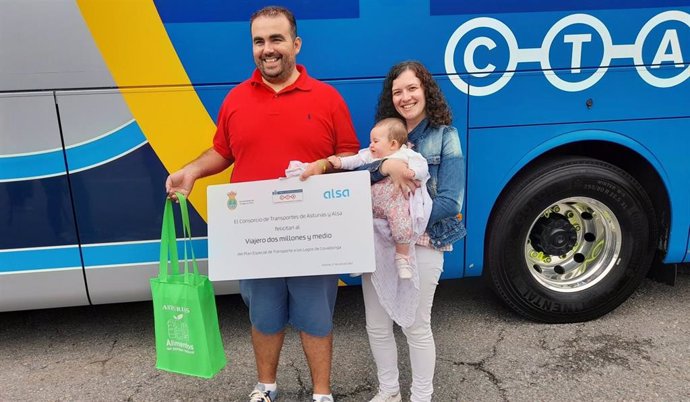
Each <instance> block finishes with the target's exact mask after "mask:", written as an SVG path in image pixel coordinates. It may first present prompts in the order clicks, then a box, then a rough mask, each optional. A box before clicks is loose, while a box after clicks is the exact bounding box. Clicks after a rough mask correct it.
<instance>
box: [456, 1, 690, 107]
mask: <svg viewBox="0 0 690 402" xmlns="http://www.w3.org/2000/svg"><path fill="white" fill-rule="evenodd" d="M582 25H584V26H585V29H584V31H583V27H582ZM662 25H663V26H662ZM658 26H660V27H659V29H655V28H657V27H658ZM487 30H488V31H487ZM489 31H493V32H492V35H490V34H489ZM497 35H498V36H500V37H502V40H503V41H504V42H505V44H500V45H505V46H504V47H507V52H508V55H507V60H501V55H500V50H501V46H499V43H497V42H496V40H494V39H498V36H497ZM681 38H682V39H683V40H690V39H689V38H690V14H688V13H685V12H683V11H679V10H672V11H666V12H662V13H660V14H657V15H656V16H654V17H652V18H651V19H650V20H649V21H647V22H646V23H645V24H644V25H643V26H642V27H641V28H640V30H639V32H638V34H637V38H636V39H635V42H634V43H632V44H625V43H624V44H614V43H613V38H612V37H611V34H610V32H609V30H608V28H607V27H606V25H605V24H604V23H603V22H602V21H601V20H599V19H598V18H596V17H594V16H591V15H589V14H572V15H569V16H567V17H564V18H562V19H561V20H559V21H558V22H556V23H555V24H554V25H553V26H552V27H551V28H550V29H549V30H548V32H546V34H545V35H544V37H543V40H542V43H541V46H540V47H538V48H520V47H519V45H518V40H517V38H516V37H515V35H514V34H513V32H512V31H511V30H510V28H509V27H508V26H507V25H506V24H504V23H503V22H501V21H499V20H497V19H495V18H489V17H479V18H474V19H471V20H469V21H467V22H465V23H464V24H462V25H460V27H458V29H456V30H455V32H453V34H452V35H451V36H450V39H449V40H448V44H447V45H446V52H445V57H444V61H445V68H446V72H447V73H448V74H449V76H450V79H451V82H452V83H453V85H455V87H456V88H458V89H459V90H460V91H462V92H464V93H467V94H469V95H472V96H486V95H491V94H493V93H496V92H498V91H499V90H501V89H502V88H503V87H504V86H505V85H506V84H508V82H509V81H510V79H511V78H512V76H513V74H514V72H515V71H516V70H517V67H518V65H519V64H524V63H530V64H535V63H539V65H540V67H541V70H542V71H544V76H545V77H546V79H547V80H548V81H549V83H551V85H553V86H554V87H556V88H558V89H560V90H562V91H567V92H578V91H583V90H585V89H588V88H590V87H592V86H593V85H594V84H596V83H597V82H598V81H599V80H600V79H602V78H603V77H604V74H605V73H606V71H607V70H608V68H609V66H610V65H611V62H612V61H613V60H616V59H627V60H626V61H623V62H622V63H619V65H634V66H635V69H636V70H637V73H638V75H639V76H640V78H642V79H643V80H644V81H645V82H646V83H648V84H649V85H652V86H655V87H658V88H669V87H673V86H676V85H678V84H680V83H682V82H684V81H685V80H687V79H688V77H690V65H688V64H684V63H683V60H684V59H683V54H682V49H681V43H684V42H681ZM497 48H498V49H497ZM643 50H645V51H646V52H647V53H648V54H653V55H654V57H653V59H651V60H650V59H649V57H648V60H644V59H643ZM597 51H598V57H593V56H592V55H593V54H596V52H597ZM650 51H651V52H650ZM456 52H462V53H461V54H458V56H459V57H458V59H459V60H462V64H463V68H460V71H459V72H458V69H457V68H456V64H455V63H456ZM554 54H559V55H564V57H565V55H567V56H569V58H570V66H569V69H568V68H566V69H564V70H559V69H554V68H553V67H552V65H551V64H552V63H551V59H552V57H553V56H554ZM504 58H505V56H504ZM583 59H586V62H585V60H583ZM502 61H504V62H505V63H500V62H502ZM497 64H498V65H499V66H501V67H499V66H497ZM503 64H505V67H503ZM587 66H592V67H595V68H592V69H585V68H584V67H587ZM527 68H530V67H527ZM551 70H553V71H551ZM662 70H663V71H662ZM495 71H504V73H503V74H502V75H501V76H500V77H499V78H498V79H496V80H494V81H492V82H491V83H489V84H487V85H477V84H478V82H477V81H482V79H483V78H486V77H489V76H490V75H491V74H492V73H493V72H495ZM459 73H460V74H469V77H470V79H469V80H467V81H468V82H466V81H465V79H466V78H463V77H461V76H460V75H459ZM564 76H567V77H568V78H569V79H565V78H564Z"/></svg>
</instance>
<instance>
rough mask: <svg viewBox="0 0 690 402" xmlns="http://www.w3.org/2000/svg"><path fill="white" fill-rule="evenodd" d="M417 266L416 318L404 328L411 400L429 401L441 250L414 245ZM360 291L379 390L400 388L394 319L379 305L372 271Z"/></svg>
mask: <svg viewBox="0 0 690 402" xmlns="http://www.w3.org/2000/svg"><path fill="white" fill-rule="evenodd" d="M415 247H416V248H415V251H416V253H417V269H418V270H419V291H420V292H419V293H420V295H419V307H418V308H417V314H416V317H415V322H414V324H412V326H410V327H408V328H403V329H402V330H403V333H404V334H405V337H406V338H407V345H408V346H409V348H410V366H411V367H412V389H411V390H412V396H411V400H412V401H413V402H417V401H430V400H431V395H432V394H433V392H434V385H433V382H434V370H435V368H436V344H435V343H434V335H433V334H432V332H431V306H432V304H433V302H434V293H435V292H436V285H437V284H438V279H439V277H440V276H441V272H442V271H443V252H442V251H438V250H434V249H432V248H429V247H422V246H415ZM362 292H363V294H364V307H365V311H366V320H367V334H368V335H369V345H370V346H371V353H372V354H373V355H374V361H375V362H376V368H377V375H378V380H379V390H380V391H382V392H386V393H389V394H394V393H397V392H399V391H400V383H399V382H398V373H399V372H398V349H397V346H396V344H395V337H394V336H393V320H392V319H391V318H390V316H389V315H388V314H387V313H386V311H385V310H384V309H383V307H381V303H380V302H379V299H378V296H377V294H376V290H375V289H374V286H373V285H372V283H371V274H365V275H363V276H362Z"/></svg>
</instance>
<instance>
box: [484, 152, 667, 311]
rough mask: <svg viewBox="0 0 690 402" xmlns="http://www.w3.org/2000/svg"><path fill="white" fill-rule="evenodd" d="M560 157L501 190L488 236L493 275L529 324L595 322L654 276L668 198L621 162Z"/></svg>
mask: <svg viewBox="0 0 690 402" xmlns="http://www.w3.org/2000/svg"><path fill="white" fill-rule="evenodd" d="M559 151H560V152H559ZM559 151H554V152H552V153H551V154H550V155H546V156H544V157H543V158H539V160H537V161H534V162H533V163H531V164H529V165H528V166H527V167H526V168H524V169H523V170H522V171H521V172H520V173H519V174H518V175H516V177H515V178H514V179H513V180H512V181H511V182H510V183H509V184H508V186H506V189H505V190H504V191H503V192H502V194H501V196H500V197H499V199H498V201H497V203H496V205H495V206H494V209H493V211H492V214H491V217H490V221H489V222H490V223H489V226H488V227H489V230H487V235H486V241H485V244H486V248H485V262H486V268H487V269H486V270H485V273H486V276H487V279H489V281H490V284H491V286H492V287H493V288H494V290H495V291H496V292H497V294H498V295H499V296H500V297H501V298H502V299H503V300H504V301H505V302H506V303H507V304H508V305H509V306H510V307H512V308H513V309H514V310H516V311H517V312H518V313H520V314H522V315H524V316H526V317H528V318H530V319H533V320H537V321H543V322H577V321H586V320H590V319H594V318H597V317H599V316H601V315H604V314H606V313H607V312H609V311H611V310H613V309H614V308H616V307H617V306H618V305H620V304H621V303H622V302H623V301H625V300H626V299H627V298H628V297H629V296H630V294H632V293H633V292H634V290H635V289H636V288H637V286H638V285H639V283H640V282H641V281H642V279H643V278H644V277H645V275H646V274H647V271H648V270H649V267H650V266H651V263H652V260H653V258H654V250H655V249H656V248H657V246H658V239H659V234H658V233H659V226H660V225H659V220H658V218H657V215H656V212H655V211H656V208H655V206H656V205H655V204H657V203H658V202H660V201H659V200H656V201H654V200H652V199H651V198H650V197H649V195H648V194H647V192H646V191H645V190H644V188H645V187H644V186H643V185H642V184H641V183H640V180H639V179H638V178H637V177H634V176H633V175H631V174H630V173H629V172H627V171H626V170H625V169H623V168H621V167H619V166H616V165H615V164H613V163H611V162H615V161H610V162H607V161H604V160H602V159H599V158H597V159H595V158H592V157H583V156H572V155H571V154H568V153H567V152H564V151H565V150H564V149H561V150H559ZM571 151H572V149H571ZM609 155H611V154H610V153H609ZM614 155H615V154H614ZM638 177H640V179H641V180H642V181H645V180H649V179H648V178H645V177H643V176H639V175H638ZM662 226H663V225H662Z"/></svg>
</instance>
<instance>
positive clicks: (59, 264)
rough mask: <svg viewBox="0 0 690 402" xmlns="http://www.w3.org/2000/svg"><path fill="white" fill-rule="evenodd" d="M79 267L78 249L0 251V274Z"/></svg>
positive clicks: (73, 247) (69, 247) (75, 247)
mask: <svg viewBox="0 0 690 402" xmlns="http://www.w3.org/2000/svg"><path fill="white" fill-rule="evenodd" d="M74 267H81V258H79V247H77V246H76V245H74V246H67V247H60V248H44V249H26V250H11V251H0V273H3V272H4V273H7V272H22V271H35V270H44V269H59V268H74Z"/></svg>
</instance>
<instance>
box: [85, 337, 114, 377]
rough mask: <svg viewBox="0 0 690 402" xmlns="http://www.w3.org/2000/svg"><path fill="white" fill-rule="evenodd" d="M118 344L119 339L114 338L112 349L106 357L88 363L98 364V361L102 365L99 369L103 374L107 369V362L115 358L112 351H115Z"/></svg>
mask: <svg viewBox="0 0 690 402" xmlns="http://www.w3.org/2000/svg"><path fill="white" fill-rule="evenodd" d="M116 344H117V339H115V340H113V343H112V344H111V345H110V349H109V350H108V351H107V352H106V353H105V355H106V356H107V357H106V358H105V359H101V360H94V361H91V362H89V363H88V365H92V364H97V363H98V364H100V365H101V367H100V370H99V371H100V374H103V371H104V370H105V365H106V363H108V362H109V361H110V360H112V359H113V356H112V353H113V350H115V345H116Z"/></svg>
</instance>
